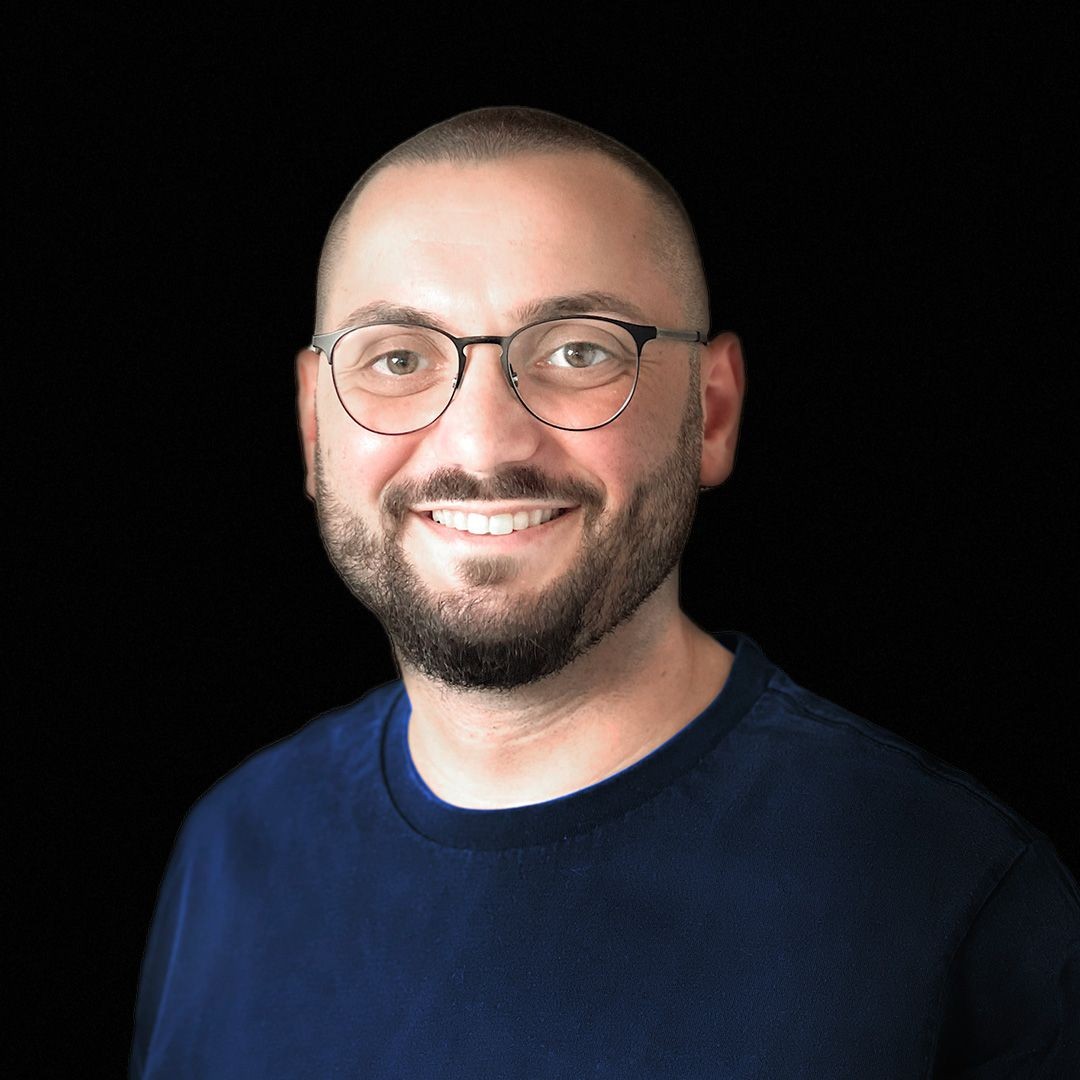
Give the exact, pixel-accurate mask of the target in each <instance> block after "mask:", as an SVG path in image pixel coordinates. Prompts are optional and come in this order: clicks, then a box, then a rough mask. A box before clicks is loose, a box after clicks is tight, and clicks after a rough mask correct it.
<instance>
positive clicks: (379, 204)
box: [301, 154, 702, 689]
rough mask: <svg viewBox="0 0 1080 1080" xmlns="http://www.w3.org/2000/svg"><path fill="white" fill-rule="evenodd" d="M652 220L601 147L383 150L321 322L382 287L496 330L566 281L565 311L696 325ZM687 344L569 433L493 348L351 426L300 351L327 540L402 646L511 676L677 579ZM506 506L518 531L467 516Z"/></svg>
mask: <svg viewBox="0 0 1080 1080" xmlns="http://www.w3.org/2000/svg"><path fill="white" fill-rule="evenodd" d="M657 227H658V222H657V218H656V215H655V212H654V210H653V209H652V207H651V205H650V203H649V201H648V199H647V197H646V196H645V194H644V193H643V192H642V191H641V190H640V189H639V188H638V186H637V183H636V181H634V180H633V179H631V178H630V177H629V176H627V175H625V174H624V173H623V172H622V171H621V170H620V169H619V168H618V167H617V166H615V165H614V164H612V163H609V162H608V161H606V160H605V159H603V158H599V157H594V156H592V155H582V154H552V155H543V156H535V157H519V158H514V159H509V160H506V161H501V162H493V163H485V164H482V165H457V164H449V163H447V164H439V165H424V166H409V167H393V168H390V169H387V170H385V171H384V172H382V173H380V174H379V175H377V176H376V177H375V179H374V180H373V181H372V182H371V184H370V185H369V186H368V187H367V188H366V189H365V191H364V193H363V194H362V196H361V197H360V199H359V201H358V202H357V204H356V206H355V207H354V210H353V213H352V215H351V219H350V221H349V225H348V231H347V234H346V242H345V246H344V249H343V251H342V254H341V256H340V258H339V262H338V264H337V267H336V270H335V273H334V275H333V278H332V281H331V284H330V288H329V290H328V300H327V305H326V313H325V325H324V326H323V327H320V330H326V329H332V328H335V327H337V326H343V325H348V324H349V323H350V322H352V321H355V320H354V318H353V313H354V312H355V311H356V310H357V309H358V308H363V307H365V306H367V305H372V304H375V303H380V302H381V303H384V304H386V305H392V306H397V307H401V306H408V307H410V308H413V309H417V310H419V311H422V312H425V313H427V316H428V317H429V319H434V320H435V321H437V323H438V324H440V325H443V326H445V327H446V328H447V329H448V330H449V331H450V332H451V333H453V334H457V335H474V334H476V335H479V334H491V335H504V334H508V333H510V332H512V331H513V330H515V329H517V327H518V326H520V325H521V324H522V323H523V322H525V321H531V320H532V318H535V317H538V316H537V315H536V314H535V312H537V311H538V310H540V309H543V308H544V306H545V305H550V304H551V303H552V301H553V300H555V299H559V298H563V299H564V304H563V307H562V308H560V311H561V312H562V311H565V310H566V309H565V298H567V297H579V296H583V295H585V294H598V293H602V294H606V297H607V298H606V299H605V300H604V301H603V302H602V303H601V304H600V305H599V306H598V305H597V302H596V300H595V298H594V299H593V300H592V301H591V302H589V303H582V304H581V305H580V307H579V310H580V311H581V312H582V313H586V312H587V313H591V314H598V315H608V316H612V317H615V318H622V319H626V320H627V321H630V322H642V323H649V324H656V325H659V326H666V327H678V328H686V327H684V326H683V323H684V321H685V317H684V315H683V308H682V303H681V299H680V297H678V296H676V295H675V294H674V292H673V288H672V285H671V283H670V282H669V280H668V275H665V273H664V269H663V267H662V265H661V264H660V260H659V259H658V258H657V257H656V256H655V255H654V254H653V252H654V251H655V250H656V245H655V243H654V236H655V232H654V230H655V229H656V228H657ZM539 317H543V316H539ZM690 348H691V347H690V346H687V345H685V344H681V343H669V342H652V343H650V344H649V345H647V346H646V348H645V351H644V353H643V354H642V362H641V374H640V378H639V382H638V386H637V390H636V392H635V395H634V398H633V400H632V401H631V403H630V405H629V406H628V407H627V409H626V410H625V412H623V414H622V415H621V416H619V417H618V418H617V419H616V420H615V421H613V422H612V423H611V424H609V425H607V426H606V427H602V428H599V429H596V430H594V431H585V432H571V431H561V430H558V429H556V428H551V427H548V426H546V425H544V424H542V423H541V422H540V421H539V420H536V419H535V418H533V417H532V416H531V415H530V414H529V413H527V412H526V411H525V409H524V408H523V407H522V406H521V405H520V403H519V402H518V401H517V400H516V398H515V397H514V395H513V392H512V390H511V389H510V387H509V386H508V385H507V383H506V381H505V377H504V375H503V372H502V368H501V366H500V364H499V356H500V352H499V347H498V346H497V345H474V346H471V347H470V348H469V350H468V363H467V367H466V372H465V376H464V378H463V380H462V384H461V386H460V387H459V388H458V391H457V394H456V396H455V398H454V400H453V402H452V403H451V405H450V407H449V409H447V411H446V412H444V413H443V414H442V416H441V417H440V418H439V419H438V420H437V421H436V422H435V423H434V424H432V425H431V426H430V427H427V428H424V429H422V430H420V431H417V432H414V433H412V434H409V435H395V436H389V435H377V434H374V433H371V432H368V431H366V430H364V429H363V428H361V427H360V426H359V425H357V424H356V423H354V421H353V420H352V419H351V418H350V417H349V416H348V415H347V414H346V413H345V411H344V409H343V408H342V407H341V405H340V403H339V402H338V400H337V398H336V396H335V393H334V390H333V385H332V380H331V378H330V372H329V368H328V365H327V364H326V361H325V359H321V360H320V358H316V357H315V355H314V354H308V356H309V357H310V359H306V358H305V359H304V360H303V361H302V362H301V363H302V364H306V365H307V369H306V374H305V372H303V371H302V373H301V397H302V403H301V414H302V415H301V425H302V428H303V427H304V407H305V406H304V387H305V385H307V386H309V387H310V390H309V393H308V397H309V398H310V405H309V407H310V410H311V412H312V413H314V412H315V411H316V410H317V417H318V424H317V442H316V443H315V445H314V447H313V448H312V450H311V453H310V454H309V471H310V473H311V474H313V475H312V476H311V477H309V483H311V482H312V481H313V483H312V491H313V494H314V496H315V500H316V508H317V512H318V518H319V524H320V530H321V532H322V536H323V541H324V544H325V546H326V549H327V552H328V554H329V556H330V558H331V561H332V562H333V564H334V566H335V567H336V568H337V570H338V572H339V573H340V574H341V576H342V578H343V579H344V580H345V582H346V584H347V585H348V586H349V587H350V589H351V590H352V591H353V592H354V594H355V595H356V596H357V597H358V598H359V599H360V600H362V601H363V602H364V603H365V604H366V605H367V606H368V607H370V608H371V610H372V611H373V612H374V613H375V614H376V615H377V616H378V617H379V618H380V620H381V621H382V623H383V625H384V626H385V628H386V631H387V633H388V635H389V637H390V639H391V641H392V643H393V645H394V648H395V651H396V653H397V655H398V658H399V660H400V662H401V663H402V664H404V665H406V666H409V667H413V668H415V669H417V670H419V671H421V672H423V673H425V674H426V675H428V676H430V677H432V678H434V679H436V680H439V681H441V682H443V683H445V684H447V685H450V686H455V687H472V688H484V689H509V688H513V687H515V686H521V685H523V684H526V683H530V682H533V681H535V680H537V679H540V678H543V677H544V676H547V675H550V674H552V673H554V672H557V671H559V670H561V669H563V668H564V667H566V666H567V665H568V664H570V663H571V662H572V661H574V660H575V659H576V658H578V657H579V656H581V655H582V654H583V653H585V652H586V651H587V650H588V649H590V648H591V647H592V646H593V645H595V644H596V642H598V641H599V640H600V639H601V638H603V637H604V636H605V635H607V634H609V633H611V632H612V631H614V630H616V629H617V628H618V627H619V626H620V625H622V624H623V623H624V622H625V621H626V620H627V619H629V618H630V617H631V616H632V615H633V614H634V613H635V612H636V611H637V610H638V609H639V608H640V605H641V604H642V603H643V602H644V601H645V600H646V599H648V598H649V597H650V596H652V595H653V594H654V593H655V592H656V590H657V589H658V588H659V587H660V586H661V584H662V583H664V581H665V580H666V579H668V578H669V576H670V575H671V573H672V571H673V569H674V567H675V565H676V563H677V560H678V558H679V555H680V554H681V552H682V549H683V546H684V544H685V541H686V536H687V533H688V531H689V528H690V524H691V521H692V519H693V514H694V508H695V506H696V501H697V487H698V483H699V478H700V471H701V437H702V434H701V433H702V399H701V394H700V392H699V389H698V384H697V379H696V371H697V369H696V367H695V365H694V364H693V363H692V362H691V359H690V357H691V354H690ZM315 365H317V367H316V366H315ZM310 426H314V425H313V424H311V423H309V427H310ZM508 514H509V515H512V519H510V520H513V525H514V531H512V532H510V533H508V534H498V535H492V533H491V532H488V533H483V534H478V533H474V532H472V531H469V530H468V528H467V529H465V530H461V529H459V528H457V527H455V523H456V524H458V525H460V524H462V523H465V524H467V525H469V526H473V527H483V524H484V523H485V522H488V523H490V522H491V521H492V519H495V520H496V521H497V522H498V523H499V525H500V526H504V525H505V523H507V521H508V519H507V517H506V515H508ZM433 515H434V516H433ZM459 515H465V517H464V518H462V517H461V516H459ZM468 515H481V517H473V518H469V516H468ZM526 515H529V516H526ZM537 517H539V518H540V519H541V522H540V523H539V524H533V522H534V521H535V520H536V518H537ZM526 522H528V527H526V528H520V526H521V525H523V524H525V523H526Z"/></svg>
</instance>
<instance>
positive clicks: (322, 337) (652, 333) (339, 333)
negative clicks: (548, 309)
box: [309, 314, 708, 435]
mask: <svg viewBox="0 0 1080 1080" xmlns="http://www.w3.org/2000/svg"><path fill="white" fill-rule="evenodd" d="M578 319H590V320H592V321H593V322H605V323H611V324H612V325H614V326H620V327H622V329H623V330H625V331H626V332H627V333H628V334H629V335H630V336H631V337H632V338H633V339H634V342H635V343H636V345H637V361H636V363H635V366H634V385H633V386H631V387H630V393H629V394H627V395H626V400H625V401H624V402H623V403H622V405H621V406H620V407H619V410H618V412H616V413H615V414H614V415H613V416H610V417H608V419H607V420H605V421H604V422H603V423H602V424H593V425H592V426H590V427H585V428H570V427H564V426H563V425H562V424H553V423H552V422H551V421H550V420H545V419H544V418H543V417H542V416H537V414H536V413H534V412H533V411H532V409H530V408H529V406H528V405H526V404H525V402H524V400H523V399H522V397H521V394H519V393H518V386H517V382H518V379H517V373H516V372H515V371H514V369H513V368H512V367H511V366H510V360H509V352H510V343H511V342H512V341H513V340H514V338H516V337H517V336H518V335H519V334H523V333H524V332H525V331H526V330H531V329H532V328H533V327H534V326H541V325H543V324H544V323H549V322H572V321H575V320H578ZM396 325H399V324H397V323H384V322H381V321H380V322H372V323H358V324H357V325H356V326H346V327H344V328H342V329H341V330H332V331H331V332H330V333H328V334H316V335H315V336H314V337H313V338H312V339H311V345H310V346H309V347H310V348H311V350H312V352H316V353H322V355H323V356H325V357H326V360H327V363H329V365H330V374H331V376H333V374H334V372H333V368H334V348H335V346H336V345H337V343H338V342H339V341H340V340H341V339H342V338H343V337H345V335H346V334H350V333H352V331H354V330H363V329H365V328H366V327H369V326H396ZM401 325H406V324H401ZM407 325H410V326H416V327H417V328H418V329H423V330H431V331H433V332H434V333H436V334H441V335H442V336H443V337H445V338H449V339H450V340H451V341H452V342H453V343H454V346H455V348H456V349H457V354H458V370H457V375H456V376H455V377H454V382H453V385H452V386H451V388H450V397H449V398H447V401H446V404H445V405H444V406H443V407H442V408H441V409H440V410H439V412H438V414H437V415H436V416H434V417H433V418H432V419H431V420H429V421H428V422H427V423H426V424H421V425H420V426H419V427H414V428H410V429H409V430H408V431H378V430H377V429H375V428H371V427H368V426H367V424H363V423H360V421H359V420H357V419H356V417H355V416H353V414H352V413H351V412H349V407H348V405H346V404H345V401H344V399H343V398H342V396H341V391H340V390H339V389H338V385H337V379H336V378H334V380H333V381H334V392H335V393H336V394H337V398H338V401H340V402H341V407H342V408H343V409H344V410H345V412H346V413H348V416H349V419H350V420H352V421H353V422H354V423H356V424H359V425H360V427H362V428H363V429H364V430H365V431H370V432H373V433H374V434H376V435H411V434H413V432H416V431H423V429H424V428H426V427H431V425H432V424H434V423H435V421H436V420H438V419H439V417H440V416H442V414H443V413H444V412H446V410H447V409H449V408H450V405H451V403H452V402H453V400H454V397H455V396H456V394H457V391H458V387H459V386H460V385H461V382H462V380H463V378H464V377H465V365H466V364H467V363H468V356H467V355H466V352H465V350H466V349H467V348H468V347H469V346H470V345H498V346H500V348H501V349H502V360H501V363H502V369H503V375H504V376H505V377H506V381H507V383H508V384H509V386H510V389H511V390H513V392H514V397H516V398H517V400H518V402H519V403H520V404H521V407H522V408H523V409H524V410H525V411H526V412H527V413H528V414H529V415H530V416H533V417H535V418H536V419H537V420H539V421H540V423H542V424H547V426H548V427H553V428H558V429H559V430H560V431H595V430H596V429H597V428H602V427H606V426H607V425H608V424H610V423H611V422H612V421H613V420H616V419H618V417H620V416H621V415H622V413H623V412H624V410H625V409H626V407H627V405H629V404H630V402H631V401H632V400H633V397H634V392H635V391H636V390H637V384H638V377H639V376H640V374H641V350H642V349H644V348H645V346H646V345H647V344H648V343H649V342H650V341H655V340H657V339H664V340H668V341H685V342H687V343H688V344H704V343H705V342H706V341H707V340H708V338H707V335H706V333H705V332H704V331H701V330H666V329H664V328H663V327H660V326H641V325H639V324H638V323H629V322H623V321H622V320H621V319H611V318H608V317H607V316H605V315H587V314H581V315H561V316H556V317H555V318H551V319H537V320H536V322H531V323H528V324H527V325H526V326H522V327H519V328H518V329H517V330H515V331H514V332H513V333H512V334H507V335H506V337H497V336H494V335H487V334H485V335H472V336H470V337H454V335H453V334H448V333H447V332H446V331H445V330H440V329H439V328H438V327H437V326H428V325H427V324H425V323H409V324H407Z"/></svg>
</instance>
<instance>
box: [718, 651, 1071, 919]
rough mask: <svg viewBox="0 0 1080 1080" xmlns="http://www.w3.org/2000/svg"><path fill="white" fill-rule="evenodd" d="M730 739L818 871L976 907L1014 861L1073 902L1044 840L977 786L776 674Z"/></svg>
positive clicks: (931, 756)
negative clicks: (756, 762)
mask: <svg viewBox="0 0 1080 1080" xmlns="http://www.w3.org/2000/svg"><path fill="white" fill-rule="evenodd" d="M733 735H734V736H735V737H736V739H737V740H738V741H739V742H741V743H742V745H743V747H744V748H747V752H748V753H749V752H754V753H757V754H758V755H759V757H760V768H761V770H762V771H761V775H760V777H759V782H761V783H762V784H766V785H767V786H768V789H769V791H770V792H771V799H772V805H773V809H774V811H775V813H776V814H777V815H778V816H779V817H780V818H781V819H782V820H783V821H785V822H786V826H787V827H788V828H789V829H793V830H798V832H799V834H800V835H802V836H803V837H804V839H805V841H806V842H807V844H808V845H810V846H811V848H812V850H813V851H814V852H815V855H814V858H815V859H816V860H818V862H819V865H829V866H830V867H831V868H832V870H833V871H835V872H841V873H842V872H845V871H850V872H852V873H853V874H858V875H860V876H862V877H863V881H864V882H865V880H866V875H869V876H871V877H877V878H878V880H880V881H881V882H883V883H888V885H889V886H890V887H892V888H895V889H898V890H899V889H904V888H911V887H919V888H930V889H937V888H941V889H944V890H949V891H954V895H956V894H960V895H963V894H966V896H967V899H968V901H969V903H970V904H971V905H973V906H977V905H978V904H979V903H980V902H981V901H982V900H983V899H985V897H986V896H987V895H988V894H989V892H990V891H991V890H992V889H993V888H994V887H995V886H996V885H997V883H998V882H1000V881H1001V880H1002V879H1003V878H1004V877H1005V875H1006V874H1007V873H1008V872H1009V870H1010V868H1012V867H1013V866H1014V864H1016V863H1017V862H1018V860H1020V859H1021V857H1022V856H1024V857H1025V864H1026V862H1028V861H1031V860H1035V861H1039V862H1041V863H1042V864H1044V866H1045V869H1046V873H1047V879H1048V884H1049V878H1054V879H1056V881H1057V883H1058V887H1060V889H1061V890H1062V891H1063V896H1064V894H1070V893H1071V896H1069V897H1066V902H1067V903H1068V904H1070V905H1072V906H1075V904H1076V893H1075V889H1076V886H1075V883H1072V881H1071V878H1070V876H1069V874H1068V871H1067V870H1065V868H1064V867H1063V866H1062V865H1061V863H1060V860H1059V858H1058V856H1057V854H1056V852H1055V850H1054V847H1053V844H1052V843H1051V841H1050V840H1049V839H1048V838H1047V837H1046V836H1045V835H1044V834H1043V833H1042V832H1040V831H1039V830H1038V829H1037V828H1036V827H1035V826H1033V825H1032V824H1031V823H1030V822H1028V821H1027V820H1026V819H1025V818H1024V817H1023V816H1021V815H1020V814H1019V813H1017V811H1016V810H1014V809H1013V808H1012V807H1010V806H1009V805H1008V804H1007V803H1005V802H1004V801H1003V800H1002V799H1000V798H999V797H998V796H996V795H995V794H994V793H993V792H992V791H990V790H988V789H987V788H986V787H985V786H984V785H983V784H982V783H980V781H979V780H978V779H976V778H975V777H974V776H972V775H970V774H969V773H967V772H965V771H963V770H962V769H959V768H956V767H955V766H953V765H951V764H949V763H948V762H946V761H943V760H942V759H940V758H938V757H937V756H935V755H934V754H932V753H930V752H929V751H928V750H926V749H924V748H923V747H921V746H918V745H917V744H915V743H913V742H911V741H910V740H908V739H905V738H903V737H902V736H900V735H898V734H896V733H895V732H892V731H889V730H888V729H886V728H884V727H881V726H879V725H877V724H875V723H873V722H871V721H869V720H866V719H864V718H863V717H861V716H858V715H856V714H854V713H852V712H850V711H848V710H847V709H844V708H842V707H840V706H838V705H836V704H834V703H833V702H831V701H828V700H826V699H825V698H823V697H821V696H819V695H817V694H815V693H813V692H811V691H809V690H806V689H805V688H803V687H801V686H799V685H798V684H796V683H795V682H793V681H792V680H791V679H790V678H789V677H788V676H787V675H786V674H784V672H782V671H780V670H779V669H774V670H773V672H772V673H771V675H770V678H769V680H768V683H767V685H766V686H765V688H764V690H763V692H762V694H761V695H760V697H759V698H758V699H757V701H756V702H755V705H754V707H753V708H752V709H751V710H750V712H749V713H748V714H747V716H746V717H745V721H744V723H743V724H742V725H740V726H739V727H738V728H737V729H736V731H735V732H733ZM750 747H752V748H753V750H752V751H751V750H749V749H748V748H750ZM734 752H735V753H736V754H738V753H739V748H738V747H736V749H735V750H734Z"/></svg>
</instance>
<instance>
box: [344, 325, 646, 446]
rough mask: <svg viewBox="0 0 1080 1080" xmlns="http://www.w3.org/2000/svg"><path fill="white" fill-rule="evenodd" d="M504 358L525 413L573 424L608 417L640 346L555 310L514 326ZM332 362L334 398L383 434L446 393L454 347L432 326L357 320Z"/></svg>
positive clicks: (630, 383) (432, 408)
mask: <svg viewBox="0 0 1080 1080" xmlns="http://www.w3.org/2000/svg"><path fill="white" fill-rule="evenodd" d="M507 360H508V362H509V364H510V368H511V371H512V374H513V378H514V381H515V386H516V389H517V394H518V396H519V398H520V399H521V402H522V404H524V405H525V407H526V408H527V409H528V410H529V411H530V412H531V413H533V414H534V415H535V416H537V417H538V418H539V419H541V420H544V421H546V422H547V423H549V424H554V425H555V426H557V427H563V428H570V429H575V430H581V429H584V428H590V427H597V426H598V425H600V424H604V423H606V422H607V421H608V420H610V419H611V418H612V417H614V416H615V415H616V414H617V413H618V412H619V411H620V410H621V409H622V408H623V406H624V405H625V404H626V403H627V401H628V400H629V399H630V395H631V394H632V393H633V391H634V384H635V382H636V380H637V369H638V347H637V343H636V342H635V341H634V338H633V337H632V336H631V335H630V334H629V333H628V332H627V331H626V330H623V329H622V327H620V326H616V325H614V324H612V323H606V322H602V321H599V320H594V319H587V318H583V319H572V320H566V319H560V320H557V321H554V322H546V323H538V324H537V325H535V326H530V327H527V328H526V329H525V330H523V331H521V332H520V333H518V334H517V335H516V336H515V337H514V338H513V340H512V341H511V342H510V345H509V349H508V353H507ZM472 362H473V361H470V363H472ZM332 370H333V373H334V385H335V387H336V389H337V393H338V396H339V397H340V399H341V403H342V405H344V406H345V409H346V410H347V411H348V413H349V415H350V416H352V418H353V419H354V420H355V421H356V422H357V423H359V424H362V425H363V426H364V427H366V428H368V429H369V430H372V431H376V432H382V433H383V434H387V435H395V434H404V433H406V432H409V431H415V430H417V429H418V428H422V427H425V426H426V425H428V424H430V423H431V422H432V421H434V420H435V419H436V418H437V417H438V416H439V415H440V414H441V413H442V412H443V411H444V410H445V408H446V406H447V404H448V402H449V401H450V399H451V397H452V396H453V393H454V381H455V379H456V378H457V374H458V353H457V348H456V346H455V345H454V343H453V341H451V340H450V338H448V337H447V336H446V335H444V334H441V333H439V331H437V330H430V329H428V328H426V327H420V326H408V325H404V326H398V325H391V324H380V325H378V326H365V327H360V328H358V329H356V330H352V331H350V332H349V333H348V334H346V335H345V336H344V337H343V338H341V339H340V340H339V341H338V343H337V345H336V346H335V347H334V355H333V366H332ZM466 378H467V375H466Z"/></svg>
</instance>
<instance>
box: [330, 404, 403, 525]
mask: <svg viewBox="0 0 1080 1080" xmlns="http://www.w3.org/2000/svg"><path fill="white" fill-rule="evenodd" d="M338 412H339V413H340V414H341V415H339V416H335V417H334V418H333V420H331V421H328V422H327V423H325V424H324V423H320V426H319V454H320V455H321V458H322V466H323V469H324V471H325V474H326V479H327V480H328V482H329V483H330V486H331V487H332V488H333V490H334V491H335V492H336V493H337V494H338V495H339V496H341V497H343V498H345V499H347V500H348V501H349V502H350V504H351V505H352V506H353V508H354V509H356V510H359V509H361V507H363V506H369V505H374V504H377V503H378V501H379V499H380V497H381V495H382V493H383V491H384V489H385V488H386V486H387V484H389V483H390V482H391V481H393V479H394V478H395V477H396V476H398V475H399V474H400V473H401V471H402V469H403V467H404V466H405V464H406V463H407V462H408V460H409V457H410V455H411V454H412V452H413V449H414V448H413V446H412V444H413V442H414V440H413V439H412V438H411V437H409V436H404V435H401V436H393V437H392V436H389V435H375V434H372V433H371V432H369V431H365V430H364V429H363V428H362V427H360V426H359V425H358V424H356V423H354V422H353V421H352V420H351V419H350V418H349V417H348V416H347V415H345V414H344V412H343V411H342V410H341V409H340V408H339V409H338Z"/></svg>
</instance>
